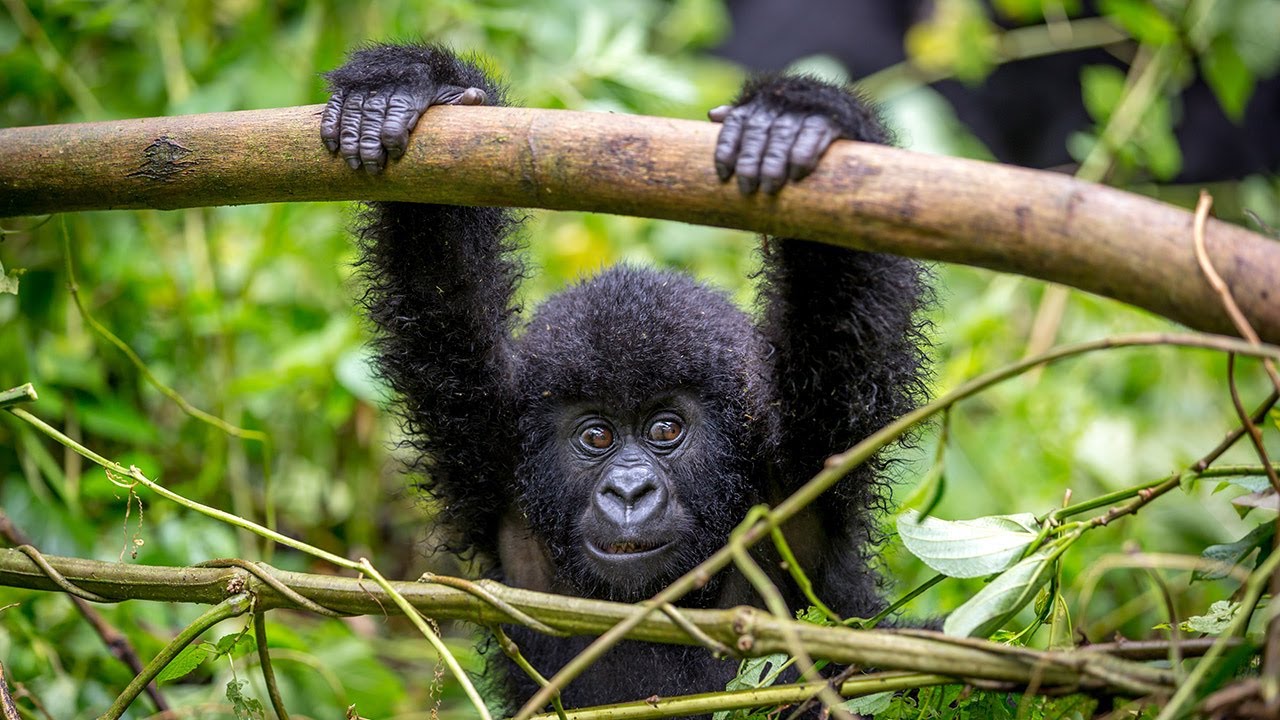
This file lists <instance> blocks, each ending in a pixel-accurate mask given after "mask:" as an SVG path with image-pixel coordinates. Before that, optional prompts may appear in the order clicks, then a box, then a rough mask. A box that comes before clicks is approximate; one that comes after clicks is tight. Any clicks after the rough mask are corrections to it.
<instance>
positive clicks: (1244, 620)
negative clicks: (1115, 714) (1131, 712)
mask: <svg viewBox="0 0 1280 720" xmlns="http://www.w3.org/2000/svg"><path fill="white" fill-rule="evenodd" d="M1277 568H1280V552H1273V553H1271V555H1270V557H1268V558H1267V559H1266V562H1263V563H1262V564H1261V565H1259V566H1258V568H1257V569H1256V570H1254V571H1253V572H1252V573H1250V574H1249V579H1248V580H1247V581H1246V582H1245V586H1244V587H1245V593H1244V597H1243V598H1242V599H1241V601H1240V609H1239V610H1238V611H1237V612H1236V616H1235V617H1234V618H1232V619H1231V624H1230V625H1228V626H1227V630H1226V632H1224V633H1222V634H1221V635H1219V636H1218V639H1217V640H1216V641H1215V642H1214V643H1213V646H1212V647H1210V648H1209V651H1208V652H1206V653H1205V654H1204V657H1203V658H1202V659H1201V660H1200V662H1198V663H1196V666H1195V668H1194V669H1193V670H1192V671H1191V672H1190V673H1189V674H1188V675H1187V679H1186V681H1185V682H1183V683H1180V684H1179V685H1178V689H1177V690H1176V691H1175V692H1174V693H1173V697H1172V698H1170V699H1169V702H1168V704H1166V705H1165V706H1164V708H1162V709H1161V710H1160V714H1159V715H1157V716H1156V720H1173V718H1176V717H1180V716H1181V715H1183V714H1184V709H1187V706H1188V705H1189V703H1190V702H1191V699H1192V696H1193V694H1194V693H1195V692H1196V689H1197V688H1198V687H1199V686H1200V683H1202V682H1204V678H1205V675H1207V674H1208V673H1209V668H1211V667H1212V666H1213V664H1214V663H1215V662H1217V661H1218V659H1219V658H1220V657H1221V656H1222V653H1224V652H1226V649H1227V647H1228V645H1229V644H1230V643H1229V640H1230V639H1231V638H1235V637H1243V636H1244V632H1245V630H1246V628H1247V625H1248V623H1249V619H1250V618H1251V617H1252V616H1253V613H1252V612H1246V611H1245V610H1246V608H1252V607H1255V606H1256V605H1257V604H1258V601H1259V600H1261V599H1262V594H1263V593H1264V592H1266V590H1267V586H1268V585H1269V584H1270V582H1271V574H1272V573H1274V572H1275V571H1276V569H1277Z"/></svg>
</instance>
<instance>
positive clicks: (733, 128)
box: [715, 108, 747, 182]
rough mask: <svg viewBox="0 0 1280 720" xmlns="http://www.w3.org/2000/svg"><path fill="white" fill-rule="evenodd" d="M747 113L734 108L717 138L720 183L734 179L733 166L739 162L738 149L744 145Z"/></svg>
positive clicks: (717, 171) (717, 169) (717, 168)
mask: <svg viewBox="0 0 1280 720" xmlns="http://www.w3.org/2000/svg"><path fill="white" fill-rule="evenodd" d="M746 115H747V112H746V111H744V109H743V108H733V109H732V110H731V111H730V112H729V114H728V115H727V116H726V117H725V119H724V125H723V126H722V127H721V128H720V136H719V137H718V138H716V155H715V158H716V175H717V176H719V178H720V182H724V181H725V180H728V179H729V178H731V177H733V166H734V165H735V164H737V162H738V147H739V146H740V145H741V144H742V126H743V120H744V119H745V118H746Z"/></svg>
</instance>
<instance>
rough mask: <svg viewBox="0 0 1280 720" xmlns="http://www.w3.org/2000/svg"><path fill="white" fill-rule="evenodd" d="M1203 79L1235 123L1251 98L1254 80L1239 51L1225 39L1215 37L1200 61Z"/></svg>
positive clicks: (1242, 114) (1228, 39)
mask: <svg viewBox="0 0 1280 720" xmlns="http://www.w3.org/2000/svg"><path fill="white" fill-rule="evenodd" d="M1200 63H1201V68H1202V70H1203V72H1204V80H1205V82H1206V83H1208V85H1209V88H1210V89H1212V90H1213V94H1214V96H1215V97H1217V98H1218V104H1219V105H1221V106H1222V111H1223V112H1224V113H1226V114H1227V117H1229V118H1231V119H1232V120H1235V121H1237V122H1239V121H1240V120H1241V119H1242V118H1243V117H1244V110H1245V107H1247V106H1248V104H1249V98H1250V97H1251V96H1252V95H1253V87H1254V84H1255V79H1254V77H1253V73H1252V72H1250V71H1249V68H1248V66H1246V65H1245V63H1244V60H1243V59H1242V58H1241V57H1240V52H1239V50H1237V49H1236V46H1235V44H1234V43H1233V42H1232V41H1231V39H1230V38H1227V37H1219V38H1217V39H1216V40H1214V41H1213V44H1212V45H1210V46H1209V51H1208V52H1207V53H1205V54H1204V55H1203V56H1201V58H1200Z"/></svg>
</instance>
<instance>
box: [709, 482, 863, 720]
mask: <svg viewBox="0 0 1280 720" xmlns="http://www.w3.org/2000/svg"><path fill="white" fill-rule="evenodd" d="M769 515H770V514H769V508H768V506H765V505H758V506H756V507H755V508H753V509H752V510H751V512H749V513H747V517H746V518H745V519H744V520H743V521H742V524H740V525H739V526H738V527H737V529H735V530H734V532H733V534H731V535H730V536H729V547H731V548H733V563H734V565H736V566H737V568H738V571H739V572H741V573H742V575H743V577H745V578H746V579H747V581H748V582H750V583H751V586H752V587H753V588H755V590H756V592H757V593H759V594H760V597H761V598H763V599H764V604H765V607H767V608H768V609H769V612H771V613H773V616H774V617H776V618H778V619H779V620H782V621H784V622H783V623H782V627H783V631H784V635H783V637H784V638H785V640H786V643H787V650H788V651H789V653H790V654H791V657H793V658H795V659H796V664H797V665H799V666H800V677H802V678H805V679H807V680H819V679H820V678H821V675H819V674H818V669H817V668H816V667H814V664H813V658H812V657H810V656H809V653H808V651H806V650H805V649H804V644H803V643H801V642H800V636H799V635H798V634H797V633H796V631H795V626H793V625H792V624H791V623H789V622H786V621H787V620H790V619H791V609H790V608H788V607H787V601H786V600H784V599H783V598H782V593H780V592H778V588H777V587H776V586H775V585H774V584H773V583H772V582H770V581H769V576H768V575H766V574H765V572H764V570H762V569H761V568H760V566H759V565H758V564H756V561H755V560H753V559H752V558H751V554H750V553H749V552H747V547H746V546H745V545H744V544H743V543H742V540H741V533H742V532H744V531H745V530H746V529H747V528H749V527H752V526H754V525H755V523H756V519H757V518H761V519H762V522H769ZM770 524H771V525H772V527H773V528H775V529H776V528H777V525H773V524H772V523H770ZM818 697H819V698H820V699H821V700H822V704H823V706H824V707H825V708H826V709H827V710H828V711H829V712H830V713H831V714H832V715H834V716H836V717H838V718H841V719H842V720H850V719H851V716H850V715H849V713H848V712H847V711H845V710H844V709H842V708H840V696H839V695H837V694H836V693H835V692H834V691H833V690H832V689H831V688H830V687H827V686H826V684H825V683H824V684H823V687H822V688H821V689H820V690H819V691H818Z"/></svg>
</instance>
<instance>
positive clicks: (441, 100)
mask: <svg viewBox="0 0 1280 720" xmlns="http://www.w3.org/2000/svg"><path fill="white" fill-rule="evenodd" d="M376 68H377V66H374V71H368V70H365V68H363V67H356V68H351V67H350V66H348V67H347V68H342V69H339V70H336V71H334V72H333V73H330V74H329V79H330V82H331V83H332V84H333V85H334V86H335V87H334V93H333V96H332V97H330V98H329V103H328V104H327V105H325V107H324V114H323V116H322V117H321V119H320V139H321V140H322V141H324V145H325V147H326V148H328V149H329V152H337V153H341V155H342V157H343V159H345V160H346V161H347V165H349V166H350V167H351V169H352V170H356V169H359V168H360V167H362V166H363V167H364V169H365V170H366V171H368V172H369V173H371V174H377V173H379V172H381V171H382V169H383V167H384V166H385V165H386V163H387V159H388V158H391V159H392V160H396V159H399V158H400V156H401V155H404V151H405V148H406V147H408V145H409V132H410V131H412V130H413V127H414V126H415V125H417V123H418V118H420V117H422V113H424V112H426V110H427V108H429V107H431V106H432V105H483V104H484V103H485V100H486V99H487V96H486V94H485V91H484V90H483V89H481V88H477V87H460V86H457V85H452V84H449V83H446V82H441V81H439V80H438V79H436V78H433V77H432V76H431V73H430V72H429V71H428V69H427V68H426V67H425V66H424V67H423V68H422V73H421V75H420V76H419V77H417V78H415V79H414V81H413V82H411V83H403V82H397V80H400V79H401V78H399V77H391V76H388V77H378V76H377V72H376ZM398 69H399V68H397V70H398ZM361 70H365V71H364V72H360V71H361ZM358 72H359V73H360V74H359V75H356V73H358ZM348 75H355V77H351V78H349V77H347V76H348ZM389 75H390V74H389ZM397 75H398V73H397Z"/></svg>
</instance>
